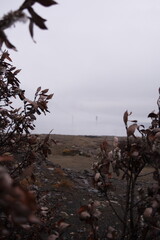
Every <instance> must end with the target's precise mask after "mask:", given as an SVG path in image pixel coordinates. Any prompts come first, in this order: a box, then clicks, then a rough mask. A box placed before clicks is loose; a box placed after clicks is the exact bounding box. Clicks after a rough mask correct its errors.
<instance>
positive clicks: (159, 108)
mask: <svg viewBox="0 0 160 240" xmlns="http://www.w3.org/2000/svg"><path fill="white" fill-rule="evenodd" d="M158 91H159V98H158V100H157V105H158V111H159V112H158V126H159V128H160V88H159V90H158Z"/></svg>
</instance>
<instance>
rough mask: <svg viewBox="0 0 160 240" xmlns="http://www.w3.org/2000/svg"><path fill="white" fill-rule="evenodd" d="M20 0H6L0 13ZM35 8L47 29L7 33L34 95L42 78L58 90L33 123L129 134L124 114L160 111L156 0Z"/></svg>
mask: <svg viewBox="0 0 160 240" xmlns="http://www.w3.org/2000/svg"><path fill="white" fill-rule="evenodd" d="M22 2H23V1H21V0H17V1H12V0H5V1H2V3H1V16H3V14H4V13H7V12H8V11H9V10H16V9H17V8H18V7H19V6H20V4H21V3H22ZM57 2H58V3H59V5H56V6H53V7H50V8H44V7H42V6H41V5H38V4H36V5H35V7H34V9H35V10H36V12H37V13H39V14H40V15H41V16H42V17H44V18H46V19H47V22H46V24H47V26H48V28H49V30H47V31H41V30H39V29H37V28H36V27H35V40H36V42H37V44H35V43H34V42H33V41H32V39H31V38H30V36H29V32H28V23H27V24H25V25H23V24H22V23H18V24H16V26H15V27H12V28H11V29H9V30H7V31H6V33H7V35H8V37H9V39H10V40H11V42H12V43H13V44H14V45H15V46H16V47H17V49H18V52H14V51H10V55H11V58H12V60H13V63H14V65H15V66H17V68H21V69H22V71H21V73H20V74H19V79H20V80H21V82H22V87H23V88H24V89H26V92H27V94H28V96H29V97H30V98H31V97H32V96H33V94H34V91H35V90H36V89H37V87H38V86H41V87H42V88H49V89H50V92H54V94H55V95H54V98H53V100H52V102H51V103H50V105H49V107H50V111H51V114H48V115H47V117H40V118H39V120H38V121H37V128H36V131H37V132H40V133H47V132H49V131H50V130H51V129H54V130H53V133H61V134H85V135H87V134H89V135H91V134H92V135H124V134H125V129H124V126H123V122H122V116H123V113H124V111H125V110H129V111H132V112H133V117H132V118H133V119H138V120H139V123H147V122H148V119H147V115H148V113H149V112H151V111H152V110H155V111H156V112H157V105H156V101H157V98H158V88H159V86H160V1H159V0H154V1H153V0H57Z"/></svg>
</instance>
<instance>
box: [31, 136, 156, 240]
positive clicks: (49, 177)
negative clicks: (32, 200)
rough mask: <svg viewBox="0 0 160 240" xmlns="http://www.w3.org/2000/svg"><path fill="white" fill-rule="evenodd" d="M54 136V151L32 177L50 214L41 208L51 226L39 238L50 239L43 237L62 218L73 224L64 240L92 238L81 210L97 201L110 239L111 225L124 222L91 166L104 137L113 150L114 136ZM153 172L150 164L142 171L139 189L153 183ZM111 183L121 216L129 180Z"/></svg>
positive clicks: (103, 228) (103, 233) (102, 230)
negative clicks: (95, 180)
mask: <svg viewBox="0 0 160 240" xmlns="http://www.w3.org/2000/svg"><path fill="white" fill-rule="evenodd" d="M51 138H52V139H54V141H56V144H53V147H52V154H51V155H50V156H49V158H48V160H46V161H43V162H40V164H38V165H35V170H34V175H35V181H34V182H32V179H31V190H33V191H35V192H37V195H38V205H39V206H40V209H42V208H46V215H45V216H43V214H42V211H41V210H40V211H39V218H40V219H42V220H43V222H44V229H49V230H48V231H47V232H46V230H44V229H41V230H39V239H40V240H41V239H42V240H43V239H46V238H45V237H43V236H48V235H49V233H50V234H52V233H53V232H54V231H53V227H52V226H54V225H55V222H56V221H61V220H63V221H65V222H66V223H68V224H70V227H69V228H68V230H67V232H65V234H64V236H63V239H64V240H78V239H79V240H86V239H88V238H87V236H88V234H89V232H90V227H89V225H86V224H84V222H83V221H80V219H79V216H78V214H77V211H78V209H79V208H80V207H81V206H84V205H87V204H88V203H89V201H91V200H93V201H95V200H96V201H98V202H99V203H100V206H99V210H100V212H101V215H100V217H99V220H98V222H99V231H100V233H101V239H103V240H106V239H107V238H106V237H105V236H106V229H107V227H108V226H112V227H114V228H116V229H121V225H120V222H119V221H118V220H117V217H116V216H115V214H114V213H113V210H112V209H111V207H110V206H109V202H108V200H107V199H106V197H105V196H104V194H103V193H101V192H100V191H99V190H97V189H95V187H94V184H93V170H91V167H92V163H93V162H95V161H97V160H98V158H97V156H98V154H99V153H100V144H101V143H102V142H103V141H104V140H107V141H108V144H109V149H112V141H113V136H111V137H105V136H102V137H95V136H69V135H68V136H66V135H51ZM149 172H152V169H151V168H149V167H147V168H145V169H144V170H143V172H142V173H141V174H142V175H144V174H145V176H142V177H141V178H140V179H139V181H138V184H137V188H138V187H141V186H143V185H144V183H145V186H146V188H147V187H148V186H149V185H151V184H152V183H153V180H152V175H151V174H148V173H149ZM146 174H148V175H146ZM29 181H30V179H29ZM111 182H112V184H111V187H110V189H109V192H108V196H109V198H110V201H111V202H112V205H113V206H114V208H115V209H116V211H117V213H118V214H119V215H121V213H122V212H121V211H122V206H123V203H124V200H125V186H126V183H125V181H123V180H121V179H118V178H116V177H114V175H113V177H112V179H111ZM48 223H49V224H48ZM45 224H46V225H45ZM50 226H51V228H50ZM27 240H28V239H27Z"/></svg>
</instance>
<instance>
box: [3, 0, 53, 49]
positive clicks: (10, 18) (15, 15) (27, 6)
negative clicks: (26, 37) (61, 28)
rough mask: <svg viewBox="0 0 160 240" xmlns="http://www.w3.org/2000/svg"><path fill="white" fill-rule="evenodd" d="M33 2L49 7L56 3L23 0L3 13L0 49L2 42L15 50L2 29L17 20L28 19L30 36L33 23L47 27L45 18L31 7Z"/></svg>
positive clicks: (32, 31) (42, 27)
mask: <svg viewBox="0 0 160 240" xmlns="http://www.w3.org/2000/svg"><path fill="white" fill-rule="evenodd" d="M35 3H38V4H40V5H42V6H43V7H50V6H52V5H55V4H57V2H55V1H54V0H25V1H24V2H23V4H22V5H21V6H20V7H19V9H17V10H15V11H11V12H9V13H8V14H6V15H4V16H3V18H2V19H1V20H0V49H1V48H2V45H3V43H4V44H5V45H6V47H7V48H9V49H13V50H16V47H15V46H14V45H13V44H12V43H11V42H10V41H9V40H8V37H7V35H6V34H5V32H4V31H5V29H7V28H9V27H11V26H12V25H13V24H15V23H16V22H17V21H23V22H26V20H29V32H30V35H31V37H32V38H33V37H34V25H36V26H37V27H39V28H40V29H42V30H45V29H47V26H46V24H45V22H46V19H44V18H42V17H41V16H40V15H38V14H37V13H36V11H35V10H34V8H33V5H34V4H35ZM25 11H27V13H28V14H26V13H25Z"/></svg>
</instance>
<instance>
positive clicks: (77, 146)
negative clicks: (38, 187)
mask: <svg viewBox="0 0 160 240" xmlns="http://www.w3.org/2000/svg"><path fill="white" fill-rule="evenodd" d="M52 138H53V139H54V140H55V141H56V142H57V144H55V145H54V144H53V148H52V154H51V155H50V156H49V160H50V161H52V162H53V163H56V164H59V165H61V166H62V167H64V168H70V169H73V170H77V171H80V170H85V169H86V170H90V169H91V165H92V163H93V162H94V161H96V159H97V155H98V153H99V152H100V144H101V143H102V142H103V141H104V140H105V139H107V141H108V143H109V145H110V148H111V147H112V141H113V136H111V137H105V136H100V137H97V136H71V135H52Z"/></svg>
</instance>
